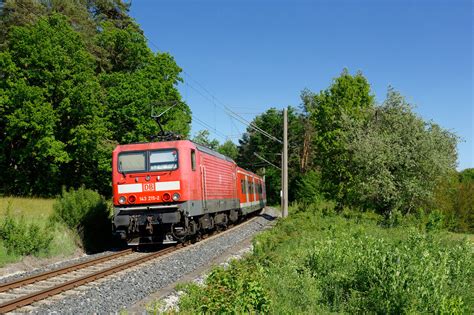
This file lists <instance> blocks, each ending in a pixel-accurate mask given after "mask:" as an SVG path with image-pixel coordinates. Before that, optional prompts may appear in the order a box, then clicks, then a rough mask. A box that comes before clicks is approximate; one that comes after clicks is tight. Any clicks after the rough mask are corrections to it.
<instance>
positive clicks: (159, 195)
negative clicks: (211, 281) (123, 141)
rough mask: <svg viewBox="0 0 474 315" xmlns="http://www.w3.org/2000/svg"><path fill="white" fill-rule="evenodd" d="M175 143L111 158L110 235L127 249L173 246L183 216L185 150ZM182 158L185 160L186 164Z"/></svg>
mask: <svg viewBox="0 0 474 315" xmlns="http://www.w3.org/2000/svg"><path fill="white" fill-rule="evenodd" d="M182 146H183V144H182V143H181V141H174V142H162V143H146V144H132V145H124V146H118V147H117V148H116V149H115V150H114V154H113V201H114V210H115V211H114V212H115V214H114V222H113V228H114V234H115V236H117V237H118V238H120V239H122V240H125V241H127V244H128V245H139V244H143V243H159V244H166V243H175V242H176V239H177V237H176V235H173V234H176V232H175V231H178V232H179V229H180V228H179V225H180V222H182V220H183V217H184V215H185V213H184V212H185V204H186V202H185V201H186V199H187V198H188V197H189V196H187V192H186V190H185V189H183V188H184V187H185V186H186V185H187V181H188V180H189V179H188V178H186V176H183V174H185V173H186V171H187V169H188V167H189V168H190V166H188V165H187V164H190V163H185V162H184V158H185V156H187V155H189V154H190V153H189V150H187V149H185V148H183V147H182ZM187 160H188V157H186V161H187Z"/></svg>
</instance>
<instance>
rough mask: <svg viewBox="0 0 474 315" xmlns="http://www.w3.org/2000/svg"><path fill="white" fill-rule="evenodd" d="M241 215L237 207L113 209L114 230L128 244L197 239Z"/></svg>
mask: <svg viewBox="0 0 474 315" xmlns="http://www.w3.org/2000/svg"><path fill="white" fill-rule="evenodd" d="M240 217H241V211H240V210H239V209H231V210H226V211H221V212H214V213H206V214H203V215H197V216H196V215H195V216H190V215H188V214H187V213H185V212H184V211H183V209H182V208H179V207H177V206H174V207H156V208H153V207H141V208H139V207H137V208H135V209H132V208H128V209H120V208H117V209H116V213H115V216H114V225H113V226H114V234H115V236H116V237H118V238H119V239H121V240H122V241H126V242H127V244H128V245H129V246H138V245H144V244H173V243H182V242H186V241H188V240H192V239H199V238H200V237H201V235H202V234H205V233H208V232H209V231H211V230H214V229H217V230H223V229H225V228H227V226H228V224H232V223H235V222H237V221H238V220H239V218H240Z"/></svg>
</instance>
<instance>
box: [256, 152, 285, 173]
mask: <svg viewBox="0 0 474 315" xmlns="http://www.w3.org/2000/svg"><path fill="white" fill-rule="evenodd" d="M253 155H255V156H256V157H258V158H259V159H261V160H262V161H265V162H267V163H268V164H270V165H271V166H273V167H276V168H277V169H279V170H280V171H281V167H279V166H276V165H275V164H273V163H272V162H270V161H268V160H267V159H265V158H264V157H262V156H260V155H258V154H257V152H254V153H253Z"/></svg>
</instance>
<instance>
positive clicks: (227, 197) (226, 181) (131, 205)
mask: <svg viewBox="0 0 474 315" xmlns="http://www.w3.org/2000/svg"><path fill="white" fill-rule="evenodd" d="M112 161H113V162H112V164H113V175H112V177H113V178H112V180H113V203H114V210H115V211H114V212H115V213H114V220H113V228H114V234H115V235H116V236H118V237H120V238H121V239H123V240H126V241H127V243H128V244H129V245H139V244H143V243H175V242H180V241H184V240H186V239H189V238H192V237H194V236H197V235H199V234H200V233H202V232H203V231H205V230H210V229H214V228H216V227H225V226H226V225H227V224H228V223H229V222H235V221H237V220H238V219H239V218H240V217H241V216H243V215H246V214H248V213H251V212H254V211H257V210H259V209H262V208H263V207H264V206H265V183H264V181H263V179H262V178H261V177H259V176H257V175H255V174H253V173H251V172H249V171H246V170H244V169H242V168H240V167H238V166H237V165H236V163H235V162H234V161H233V160H232V159H230V158H228V157H226V156H224V155H222V154H220V153H218V152H215V151H213V150H210V149H208V148H206V147H204V146H201V145H199V144H196V143H193V142H192V141H189V140H178V141H166V142H151V143H137V144H128V145H120V146H118V147H117V148H116V149H115V150H114V152H113V159H112Z"/></svg>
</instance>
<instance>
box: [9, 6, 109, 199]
mask: <svg viewBox="0 0 474 315" xmlns="http://www.w3.org/2000/svg"><path fill="white" fill-rule="evenodd" d="M0 64H1V65H2V67H1V70H0V71H1V74H0V77H2V80H1V81H0V95H2V97H1V101H0V112H1V113H2V119H1V121H0V130H1V132H2V134H3V135H4V136H5V141H3V142H2V148H1V152H2V154H1V155H2V157H3V158H2V163H3V165H2V167H3V169H5V170H6V171H5V173H4V176H2V177H3V178H2V182H3V184H4V190H5V191H6V192H9V193H17V194H31V193H38V192H42V193H44V194H55V193H57V192H59V189H60V186H61V185H62V184H66V183H68V184H69V183H74V184H75V185H81V184H87V185H89V186H91V185H92V186H94V185H95V184H94V183H93V182H91V179H93V178H97V175H99V174H100V171H101V170H100V168H99V167H98V166H99V165H101V164H102V159H103V158H105V157H104V155H103V154H102V151H103V150H102V148H101V145H102V141H105V140H106V139H107V136H108V134H109V133H108V131H107V122H106V121H105V120H104V111H105V107H104V105H103V98H102V92H101V87H100V84H99V82H98V80H97V78H96V77H95V74H94V61H93V58H92V56H91V55H90V54H89V53H88V52H87V50H86V49H85V46H84V43H83V42H82V40H81V38H80V36H79V35H78V34H77V33H76V32H74V30H73V29H72V28H71V26H70V25H69V23H68V21H67V19H66V18H64V17H63V16H61V15H57V14H53V15H51V16H49V17H44V18H40V19H39V20H38V22H37V23H36V24H35V25H33V26H20V27H18V26H15V27H12V29H11V31H10V33H9V39H8V41H7V48H6V49H4V50H3V51H2V52H1V53H0ZM101 175H102V174H101ZM103 175H105V174H103ZM100 178H103V177H102V176H101V177H100Z"/></svg>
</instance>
